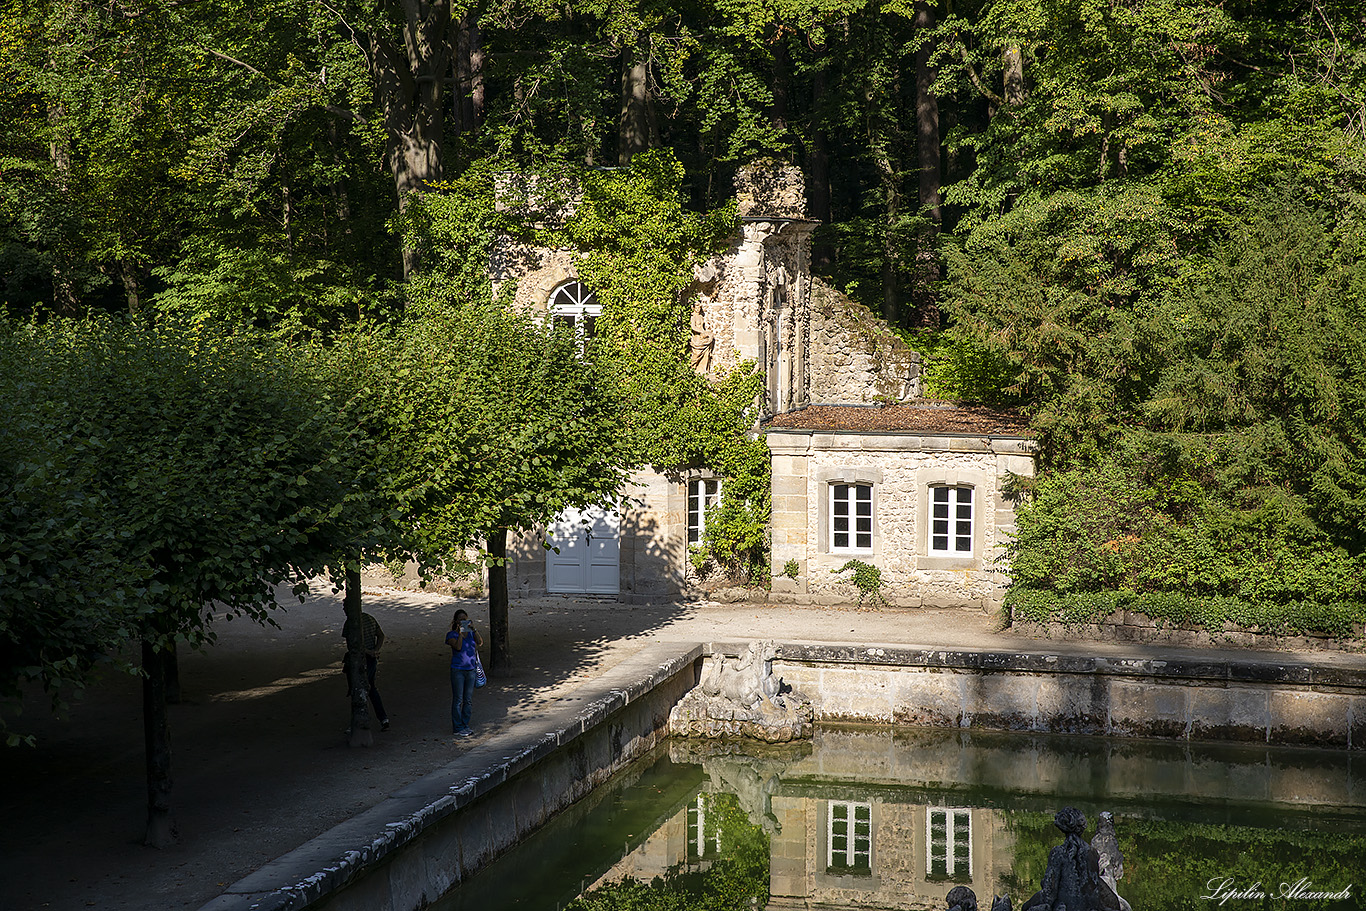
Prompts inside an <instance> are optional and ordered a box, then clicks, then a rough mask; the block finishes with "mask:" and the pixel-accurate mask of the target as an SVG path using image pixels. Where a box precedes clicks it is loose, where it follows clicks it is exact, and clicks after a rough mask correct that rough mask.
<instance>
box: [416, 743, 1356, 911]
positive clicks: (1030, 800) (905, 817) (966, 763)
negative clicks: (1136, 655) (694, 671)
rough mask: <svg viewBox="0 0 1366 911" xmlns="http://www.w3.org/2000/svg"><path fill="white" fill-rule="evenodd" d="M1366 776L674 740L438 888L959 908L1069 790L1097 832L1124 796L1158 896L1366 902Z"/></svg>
mask: <svg viewBox="0 0 1366 911" xmlns="http://www.w3.org/2000/svg"><path fill="white" fill-rule="evenodd" d="M1364 779H1366V757H1359V756H1356V757H1354V756H1352V755H1350V754H1348V753H1346V752H1344V751H1326V750H1325V751H1320V750H1293V749H1284V748H1267V747H1253V746H1244V745H1217V744H1213V745H1212V744H1173V743H1167V742H1151V741H1135V740H1114V739H1104V738H1092V737H1080V736H1073V737H1063V736H1046V735H1022V734H1002V733H989V732H981V731H974V732H964V731H957V730H940V729H927V728H866V727H857V728H856V727H823V728H820V729H818V730H817V731H816V736H815V738H814V740H813V741H812V742H810V743H803V744H789V745H784V746H781V747H772V746H765V745H761V744H749V743H743V744H738V743H723V744H714V743H698V742H696V741H674V742H672V743H670V744H668V745H667V746H666V747H663V748H661V749H660V750H659V751H656V752H655V753H654V754H652V755H651V756H649V757H647V758H646V759H643V760H641V761H640V762H638V763H636V764H635V765H633V766H632V767H630V768H629V769H628V770H627V771H626V772H624V773H622V774H621V775H619V776H618V777H617V778H615V779H614V780H613V781H612V782H611V783H609V784H608V785H606V786H604V787H603V788H600V789H599V790H598V791H596V792H595V793H594V794H592V795H590V796H589V797H588V798H586V799H585V800H583V801H581V802H580V803H578V804H576V805H575V806H574V807H572V808H571V809H570V810H569V811H567V812H566V813H564V814H562V815H561V816H560V817H558V818H556V819H555V820H553V821H552V822H551V823H550V824H549V825H548V826H546V827H545V828H544V829H542V830H541V831H540V832H538V833H537V834H536V835H535V836H533V837H532V838H531V839H528V840H527V841H526V842H524V843H523V844H522V845H520V846H518V847H517V848H516V849H515V850H514V851H512V852H511V853H509V854H507V855H505V856H504V857H502V858H500V859H499V860H498V861H497V862H495V863H494V864H493V865H492V866H490V867H489V868H488V869H486V870H485V871H483V872H481V873H480V874H479V875H478V876H476V877H474V878H473V879H471V880H469V881H468V882H466V883H464V884H462V885H461V886H460V887H458V888H457V889H455V890H453V891H452V892H451V893H450V894H448V895H447V896H445V897H444V898H443V899H442V900H441V901H440V902H438V903H437V904H436V905H434V906H433V907H434V908H437V909H441V911H512V909H518V911H522V909H525V911H558V909H562V908H570V907H573V908H580V909H584V911H627V909H629V911H654V909H660V911H685V909H686V911H700V909H704V911H711V909H715V911H735V909H743V908H755V909H772V911H780V909H806V908H862V909H928V908H935V909H942V908H944V907H945V903H944V896H945V895H946V894H947V893H948V891H949V890H950V889H951V888H953V887H954V886H956V885H960V884H961V885H967V886H969V887H971V888H972V889H973V890H974V891H975V892H976V893H977V896H978V900H979V901H980V902H981V903H982V906H983V908H984V909H985V908H989V907H990V903H991V896H992V895H993V894H1004V893H1009V894H1010V896H1011V898H1012V899H1013V901H1014V903H1015V907H1016V908H1017V909H1018V908H1019V907H1020V906H1021V905H1022V904H1023V903H1024V900H1025V899H1027V898H1028V897H1029V896H1030V895H1031V894H1033V893H1034V892H1035V891H1036V890H1037V889H1038V887H1039V882H1040V880H1041V878H1042V876H1043V872H1044V869H1045V866H1046V864H1047V859H1048V851H1049V849H1050V848H1051V847H1053V846H1054V845H1057V844H1059V843H1060V842H1061V841H1062V835H1061V834H1060V833H1059V832H1058V831H1057V830H1056V829H1055V828H1053V825H1052V819H1053V814H1054V813H1055V812H1056V811H1057V810H1058V809H1060V808H1062V807H1063V806H1069V805H1070V806H1075V807H1077V808H1078V809H1080V810H1081V811H1082V812H1083V813H1085V814H1086V817H1087V821H1088V824H1089V826H1090V828H1089V829H1088V832H1087V838H1088V839H1089V838H1090V835H1091V834H1092V833H1093V832H1094V830H1095V823H1096V817H1097V814H1098V813H1099V811H1101V810H1110V811H1111V812H1113V813H1114V814H1115V828H1116V831H1117V833H1118V837H1119V842H1120V847H1121V849H1122V850H1123V854H1124V878H1123V879H1122V880H1121V881H1120V882H1119V892H1120V894H1121V895H1122V896H1124V898H1125V899H1126V900H1128V901H1129V902H1130V903H1131V904H1132V906H1133V907H1134V908H1135V909H1137V911H1183V909H1211V908H1240V909H1251V908H1256V909H1263V908H1295V909H1301V908H1303V909H1311V908H1312V909H1317V908H1333V909H1338V908H1343V909H1345V908H1361V907H1366V901H1363V900H1362V898H1361V896H1362V894H1364V893H1366V888H1363V887H1366V780H1364ZM1282 884H1284V886H1283V885H1282ZM1320 892H1331V893H1337V894H1339V895H1341V896H1342V897H1341V898H1338V899H1314V898H1310V897H1308V896H1311V895H1313V894H1314V893H1320Z"/></svg>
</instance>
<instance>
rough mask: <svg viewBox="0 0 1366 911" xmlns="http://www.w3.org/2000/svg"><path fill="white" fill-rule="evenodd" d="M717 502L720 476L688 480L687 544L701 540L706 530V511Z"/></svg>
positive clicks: (719, 492) (719, 498)
mask: <svg viewBox="0 0 1366 911" xmlns="http://www.w3.org/2000/svg"><path fill="white" fill-rule="evenodd" d="M719 502H721V479H720V478H693V479H692V480H691V481H689V482H688V544H690V545H691V544H697V543H699V542H701V540H702V536H703V535H705V534H706V531H707V513H708V512H710V511H711V510H712V509H713V508H714V507H715V506H716V504H717V503H719Z"/></svg>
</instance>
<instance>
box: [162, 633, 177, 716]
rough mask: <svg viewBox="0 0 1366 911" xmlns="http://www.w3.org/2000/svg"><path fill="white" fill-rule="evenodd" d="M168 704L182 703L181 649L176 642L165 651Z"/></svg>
mask: <svg viewBox="0 0 1366 911" xmlns="http://www.w3.org/2000/svg"><path fill="white" fill-rule="evenodd" d="M164 654H165V657H166V704H167V705H180V650H179V649H178V648H177V647H176V644H175V643H174V642H172V643H171V647H170V648H168V649H166V651H165V653H164Z"/></svg>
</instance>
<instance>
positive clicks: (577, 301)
mask: <svg viewBox="0 0 1366 911" xmlns="http://www.w3.org/2000/svg"><path fill="white" fill-rule="evenodd" d="M549 306H550V318H551V319H552V320H554V321H555V324H556V325H565V326H568V327H570V328H571V329H573V330H574V332H575V334H577V335H578V336H579V337H580V338H584V339H589V338H592V337H593V334H594V328H595V325H596V323H597V320H598V316H599V314H601V313H602V304H600V303H598V296H597V295H596V294H594V293H593V292H592V291H590V290H588V289H587V288H585V287H584V286H583V285H582V284H581V283H579V282H576V281H571V282H565V283H564V284H563V285H560V286H559V287H558V288H556V289H555V290H554V291H552V292H551V293H550V301H549Z"/></svg>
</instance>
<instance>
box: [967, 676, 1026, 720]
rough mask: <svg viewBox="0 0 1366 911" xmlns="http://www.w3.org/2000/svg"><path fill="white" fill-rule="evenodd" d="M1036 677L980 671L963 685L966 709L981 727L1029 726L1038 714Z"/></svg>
mask: <svg viewBox="0 0 1366 911" xmlns="http://www.w3.org/2000/svg"><path fill="white" fill-rule="evenodd" d="M1038 690H1039V678H1038V677H1035V676H1033V675H1017V674H980V675H977V676H975V677H974V678H973V679H971V680H970V681H968V683H967V685H966V686H965V687H964V696H965V701H966V703H967V707H966V710H967V712H968V713H969V714H971V715H972V716H973V723H974V724H975V725H978V726H981V727H988V728H997V729H1003V730H1011V731H1028V730H1032V729H1033V728H1034V725H1035V720H1036V719H1037V717H1038Z"/></svg>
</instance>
